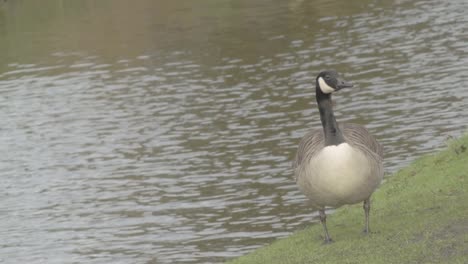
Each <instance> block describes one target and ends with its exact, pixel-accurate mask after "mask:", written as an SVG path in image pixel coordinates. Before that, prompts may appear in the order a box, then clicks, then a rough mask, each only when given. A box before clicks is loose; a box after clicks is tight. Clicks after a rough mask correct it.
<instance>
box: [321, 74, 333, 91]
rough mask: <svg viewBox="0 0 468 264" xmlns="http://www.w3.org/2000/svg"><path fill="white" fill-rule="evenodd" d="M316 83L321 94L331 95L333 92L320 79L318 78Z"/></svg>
mask: <svg viewBox="0 0 468 264" xmlns="http://www.w3.org/2000/svg"><path fill="white" fill-rule="evenodd" d="M318 83H319V86H320V90H322V92H323V93H325V94H329V93H333V92H334V91H335V89H333V88H332V87H331V86H330V85H328V84H327V82H325V80H324V79H323V78H322V77H319V79H318Z"/></svg>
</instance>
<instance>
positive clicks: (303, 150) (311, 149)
mask: <svg viewBox="0 0 468 264" xmlns="http://www.w3.org/2000/svg"><path fill="white" fill-rule="evenodd" d="M324 144H325V137H324V135H323V129H315V130H312V131H309V132H308V133H307V134H305V135H304V137H302V139H301V141H300V142H299V147H298V149H297V152H296V158H295V159H294V162H293V170H294V179H295V180H296V181H297V177H298V172H297V170H296V169H297V168H299V167H300V166H301V164H302V163H303V162H306V161H308V160H310V159H311V158H312V157H313V156H314V155H315V154H317V153H318V152H319V151H320V150H321V149H322V148H323V146H324Z"/></svg>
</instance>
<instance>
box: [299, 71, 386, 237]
mask: <svg viewBox="0 0 468 264" xmlns="http://www.w3.org/2000/svg"><path fill="white" fill-rule="evenodd" d="M350 87H353V85H352V84H350V83H347V82H345V81H344V80H342V79H340V78H339V76H338V73H337V72H335V71H322V72H320V73H319V75H318V76H317V78H316V88H315V93H316V99H317V104H318V108H319V112H320V120H321V121H322V127H323V128H322V129H316V130H313V131H310V132H309V133H307V134H306V135H305V136H304V137H303V138H302V139H301V141H300V143H299V147H298V150H297V154H296V158H295V161H294V165H293V167H294V177H295V180H296V182H297V184H298V186H299V189H300V190H301V191H302V193H304V194H305V195H306V196H307V198H309V200H310V202H311V204H312V205H313V206H314V207H315V208H316V209H318V210H319V215H320V222H321V223H322V225H323V228H324V230H325V243H329V242H332V239H331V238H330V235H329V234H328V229H327V225H326V214H325V207H326V206H330V207H334V208H336V207H339V206H342V205H344V204H355V203H358V202H362V201H364V204H363V208H364V213H365V228H364V233H366V234H368V233H369V211H370V196H371V195H372V193H373V192H374V191H375V189H376V188H377V186H378V185H379V184H380V181H381V180H382V178H383V165H382V160H383V148H382V146H381V145H380V144H379V143H378V142H377V141H376V140H375V138H374V137H373V136H372V135H371V134H370V133H369V132H368V131H367V129H366V128H364V127H362V126H359V125H356V124H342V125H338V123H337V122H336V120H335V115H334V114H333V108H332V101H331V94H332V93H333V92H336V91H338V90H341V89H343V88H350Z"/></svg>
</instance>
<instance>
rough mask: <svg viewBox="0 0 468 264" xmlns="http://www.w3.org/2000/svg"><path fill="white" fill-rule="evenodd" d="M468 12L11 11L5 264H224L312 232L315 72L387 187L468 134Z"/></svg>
mask: <svg viewBox="0 0 468 264" xmlns="http://www.w3.org/2000/svg"><path fill="white" fill-rule="evenodd" d="M467 20H468V4H467V3H466V1H462V0H460V1H392V3H390V2H388V3H387V2H382V3H380V2H376V1H359V2H350V1H346V2H345V1H319V0H316V1H300V0H298V1H288V2H286V1H266V0H259V1H234V2H233V1H226V0H221V1H220V0H216V1H214V0H212V1H208V0H203V1H149V0H147V1H137V2H135V1H134V2H131V3H130V2H128V1H120V0H112V1H110V0H102V1H79V2H77V1H59V0H55V1H52V0H47V1H40V3H39V2H38V1H21V0H17V1H14V0H9V1H6V2H4V1H2V2H0V144H1V145H0V147H1V149H2V153H3V155H2V156H1V157H0V180H1V183H2V191H1V192H0V212H1V213H0V236H1V237H2V240H1V242H0V262H4V263H220V262H223V261H225V260H227V259H230V258H233V257H236V256H239V255H243V254H246V253H248V252H250V251H252V250H253V249H255V248H257V247H260V246H262V245H265V244H268V243H270V242H272V241H273V240H275V239H276V238H278V237H284V236H286V235H288V234H290V233H292V232H294V231H295V230H299V229H301V228H304V227H306V226H308V225H310V224H311V223H313V222H315V221H316V220H315V213H314V212H312V210H311V209H310V208H308V207H307V205H306V204H305V202H304V201H305V198H304V197H303V195H301V194H300V192H299V191H298V189H297V187H296V186H295V183H294V181H293V180H292V172H291V169H290V165H291V161H292V159H293V157H294V154H295V149H296V146H297V144H298V141H299V139H300V137H301V136H302V135H303V134H304V133H305V132H306V131H307V130H308V129H310V128H314V127H318V126H319V119H318V111H317V110H316V104H315V99H314V94H313V90H314V84H313V82H314V78H315V74H317V72H319V71H320V70H322V69H328V68H334V69H337V70H338V71H339V72H341V73H343V75H344V77H345V78H346V79H348V80H349V81H352V82H354V83H355V84H357V87H355V88H353V89H352V90H348V91H345V90H343V91H341V92H340V93H338V94H337V95H336V96H335V97H334V98H335V100H336V114H337V119H338V121H339V122H344V121H350V122H355V123H360V124H364V125H366V126H367V127H368V128H369V129H370V130H371V131H372V133H374V134H375V135H376V137H377V138H378V139H379V140H380V141H381V142H382V143H383V144H384V145H385V150H386V159H385V165H386V171H387V172H389V173H391V172H394V171H395V170H397V169H398V168H401V167H403V166H405V165H407V164H408V163H409V162H410V161H412V160H414V159H415V158H416V157H418V156H420V155H422V154H424V153H428V152H433V151H434V150H436V149H439V148H441V147H443V146H444V144H445V143H444V142H445V140H446V139H447V137H449V136H458V135H460V134H462V133H463V132H464V131H466V124H467V123H468V112H467V111H466V109H467V108H468V99H467V96H468V88H467V87H468V57H467V54H468V46H467V45H466V43H467V41H468V34H466V32H467V30H468V23H467V22H468V21H467Z"/></svg>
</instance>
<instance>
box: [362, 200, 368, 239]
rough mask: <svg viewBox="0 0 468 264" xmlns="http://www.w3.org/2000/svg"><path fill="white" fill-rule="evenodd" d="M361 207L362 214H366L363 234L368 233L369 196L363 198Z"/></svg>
mask: <svg viewBox="0 0 468 264" xmlns="http://www.w3.org/2000/svg"><path fill="white" fill-rule="evenodd" d="M362 208H364V214H365V216H366V223H365V227H364V234H366V235H367V234H369V233H370V230H369V212H370V197H369V198H367V199H366V200H364V204H363V205H362Z"/></svg>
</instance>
